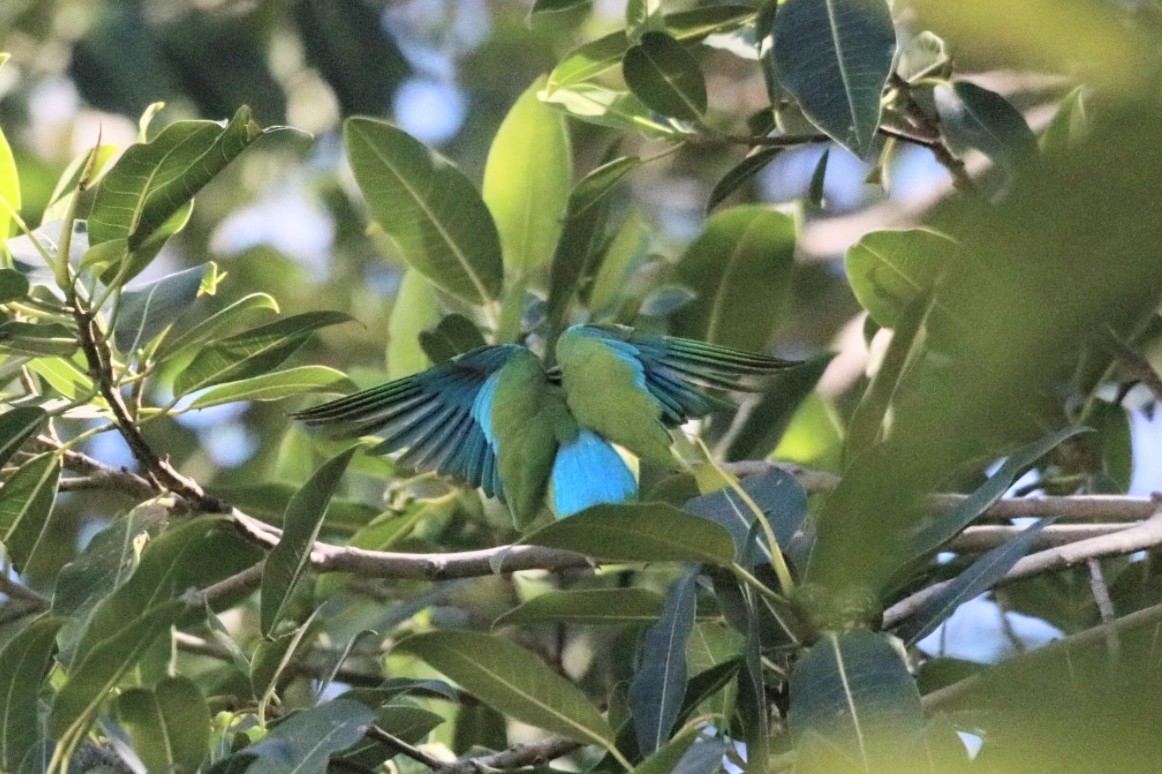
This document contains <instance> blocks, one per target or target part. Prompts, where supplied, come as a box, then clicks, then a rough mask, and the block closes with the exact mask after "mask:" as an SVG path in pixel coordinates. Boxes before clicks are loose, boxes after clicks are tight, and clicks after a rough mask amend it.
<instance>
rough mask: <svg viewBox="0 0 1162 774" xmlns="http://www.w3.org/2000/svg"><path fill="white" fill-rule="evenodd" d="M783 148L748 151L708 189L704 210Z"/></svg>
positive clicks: (708, 210)
mask: <svg viewBox="0 0 1162 774" xmlns="http://www.w3.org/2000/svg"><path fill="white" fill-rule="evenodd" d="M783 150H784V149H783V148H756V149H755V150H754V151H752V152H751V153H748V154H747V156H746V158H744V159H743V160H742V161H740V162H738V163H737V164H735V165H734V166H733V167H731V168H730V170H728V171H727V173H726V174H725V175H723V176H722V177H721V178H720V179H719V180H718V182H717V183H715V184H714V188H712V189H710V196H709V198H707V199H706V212H708V213H709V212H710V211H711V210H713V209H714V208H715V207H717V206H718V205H720V204H722V202H724V201H725V200H726V198H727V197H728V196H730V195H731V194H732V193H734V192H735V191H737V190H738V189H739V188H742V187H743V186H744V185H746V184H747V183H749V182H750V181H751V180H753V179H754V178H755V176H756V175H758V173H759V172H762V171H763V169H765V168H766V166H767V164H769V163H771V161H772V160H774V158H775V156H778V155H779V154H780V153H782V152H783Z"/></svg>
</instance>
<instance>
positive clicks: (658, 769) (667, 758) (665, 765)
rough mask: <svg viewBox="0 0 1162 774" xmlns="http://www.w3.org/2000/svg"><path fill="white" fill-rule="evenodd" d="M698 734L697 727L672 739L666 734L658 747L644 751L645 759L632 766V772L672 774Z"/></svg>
mask: <svg viewBox="0 0 1162 774" xmlns="http://www.w3.org/2000/svg"><path fill="white" fill-rule="evenodd" d="M700 734H701V731H700V730H699V729H697V728H687V729H685V730H683V731H682V732H681V733H679V734H676V735H675V736H674V737H673V738H672V739H671V738H670V737H669V736H668V735H667V737H666V738H665V739H664V740H662V741H663V744H662V745H661V746H660V747H659V748H658V749H656V750H653V751H650V752H648V753H644V755H646V759H645V760H644V761H642V762H641V763H639V764H638V765H637V766H634V767H633V774H674V772H675V771H677V769H678V762H679V761H680V760H681V759H682V757H683V756H684V755H685V754H686V751H687V750H689V749H690V746H691V745H692V744H694V740H695V739H697V738H698V736H699V735H700ZM718 759H719V760H721V759H722V749H721V748H719V751H718ZM701 771H703V772H705V771H714V769H701Z"/></svg>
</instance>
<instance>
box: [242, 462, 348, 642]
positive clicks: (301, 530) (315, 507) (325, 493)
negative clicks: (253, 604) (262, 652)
mask: <svg viewBox="0 0 1162 774" xmlns="http://www.w3.org/2000/svg"><path fill="white" fill-rule="evenodd" d="M357 448H358V447H356V446H352V447H351V448H350V449H348V450H347V451H345V452H343V453H341V454H339V455H338V456H336V457H333V458H331V459H330V460H328V461H327V462H326V463H324V464H323V465H322V467H320V468H319V469H318V470H317V471H315V474H314V475H313V476H311V478H310V480H308V481H307V483H306V484H304V485H303V488H302V489H300V490H299V491H298V493H297V494H295V496H294V497H293V498H291V501H290V503H289V504H288V505H287V507H286V514H285V515H284V516H283V532H282V539H281V540H279V541H278V545H276V546H275V547H274V549H273V550H271V552H270V554H269V555H268V556H267V557H266V565H265V568H264V569H263V571H262V597H261V600H262V604H261V613H262V633H263V634H265V635H266V636H268V637H269V636H270V635H271V633H272V632H273V631H274V628H275V627H276V626H277V625H278V623H279V621H280V620H281V619H282V616H283V612H284V609H285V607H286V603H287V601H288V600H289V599H290V597H291V594H293V593H294V590H295V586H296V585H297V584H298V582H299V579H300V578H301V577H302V574H303V571H304V570H306V567H307V563H308V562H309V561H310V556H311V548H312V547H313V546H314V543H315V540H316V538H318V536H319V530H320V529H321V528H322V526H323V518H324V517H325V516H326V515H327V505H328V503H330V501H331V496H332V495H333V494H334V493H335V490H336V488H338V486H339V480H340V478H342V476H343V471H345V470H346V469H347V463H348V462H350V461H351V455H353V454H354V453H355V451H356V449H357Z"/></svg>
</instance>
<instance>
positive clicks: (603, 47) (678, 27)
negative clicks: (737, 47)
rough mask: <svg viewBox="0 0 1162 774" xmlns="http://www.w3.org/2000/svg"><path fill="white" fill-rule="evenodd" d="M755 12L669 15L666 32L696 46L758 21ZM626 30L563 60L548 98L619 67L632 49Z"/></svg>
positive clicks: (736, 8) (727, 9) (721, 9)
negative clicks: (747, 23) (623, 57)
mask: <svg viewBox="0 0 1162 774" xmlns="http://www.w3.org/2000/svg"><path fill="white" fill-rule="evenodd" d="M754 14H755V12H754V9H753V8H748V7H746V6H742V5H728V6H718V7H708V8H698V9H695V10H692V11H682V12H679V13H671V14H666V15H665V16H664V17H663V18H664V20H665V27H666V31H667V32H668V33H669V34H670V35H672V36H673V37H674V38H675V39H677V40H679V41H682V42H683V43H695V42H697V41H700V40H702V39H704V38H705V37H706V36H707V35H712V34H714V33H716V32H718V33H721V32H728V31H729V30H732V29H735V28H736V27H738V26H740V25H742V24H744V23H745V22H747V21H748V20H750V19H752V18H754ZM629 45H630V40H629V38H628V37H627V36H626V34H625V30H618V31H617V32H611V33H610V34H608V35H606V36H605V37H602V38H598V39H597V40H594V41H590V42H589V43H585V44H584V45H582V46H579V47H578V48H575V49H573V50H572V51H570V52H569V53H568V54H566V55H565V58H564V59H562V60H561V61H560V62H559V63H558V64H557V66H556V67H555V68H553V71H552V72H551V73H549V80H548V82H547V83H546V84H545V94H546V96H549V97H551V96H552V95H553V93H554V92H555V91H556V90H558V89H562V88H565V87H570V86H574V85H576V84H579V83H583V82H585V81H588V80H590V79H592V78H596V77H597V76H599V75H601V74H602V73H604V72H606V71H607V70H611V69H613V68H614V67H617V66H618V65H619V64H620V63H621V58H622V56H623V55H624V54H625V51H626V49H627V48H629Z"/></svg>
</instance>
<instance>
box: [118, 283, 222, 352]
mask: <svg viewBox="0 0 1162 774" xmlns="http://www.w3.org/2000/svg"><path fill="white" fill-rule="evenodd" d="M208 267H209V264H205V263H204V264H202V265H201V266H195V267H194V268H192V269H186V270H185V271H179V272H175V273H174V274H170V275H168V276H165V277H162V278H161V279H159V280H154V281H153V282H149V283H146V284H144V285H141V286H138V287H136V288H129V289H126V290H125V291H124V292H122V294H121V312H120V314H119V315H118V317H117V324H116V325H115V326H114V327H113V343H114V344H116V345H117V349H119V350H121V351H122V352H126V353H129V352H135V351H137V350H138V349H140V348H141V347H144V346H146V345H147V344H149V343H150V342H151V341H153V340H154V339H155V338H156V337H157V336H158V335H159V334H160V333H161V332H162V331H164V330H165V329H166V328H168V327H169V326H170V325H172V324H173V323H174V322H175V321H177V319H178V318H179V317H181V316H182V314H183V313H184V312H185V311H186V309H188V308H189V305H190V304H192V303H193V302H194V299H195V298H197V297H198V288H200V287H201V284H202V277H204V276H205V274H206V269H207V268H208Z"/></svg>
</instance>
